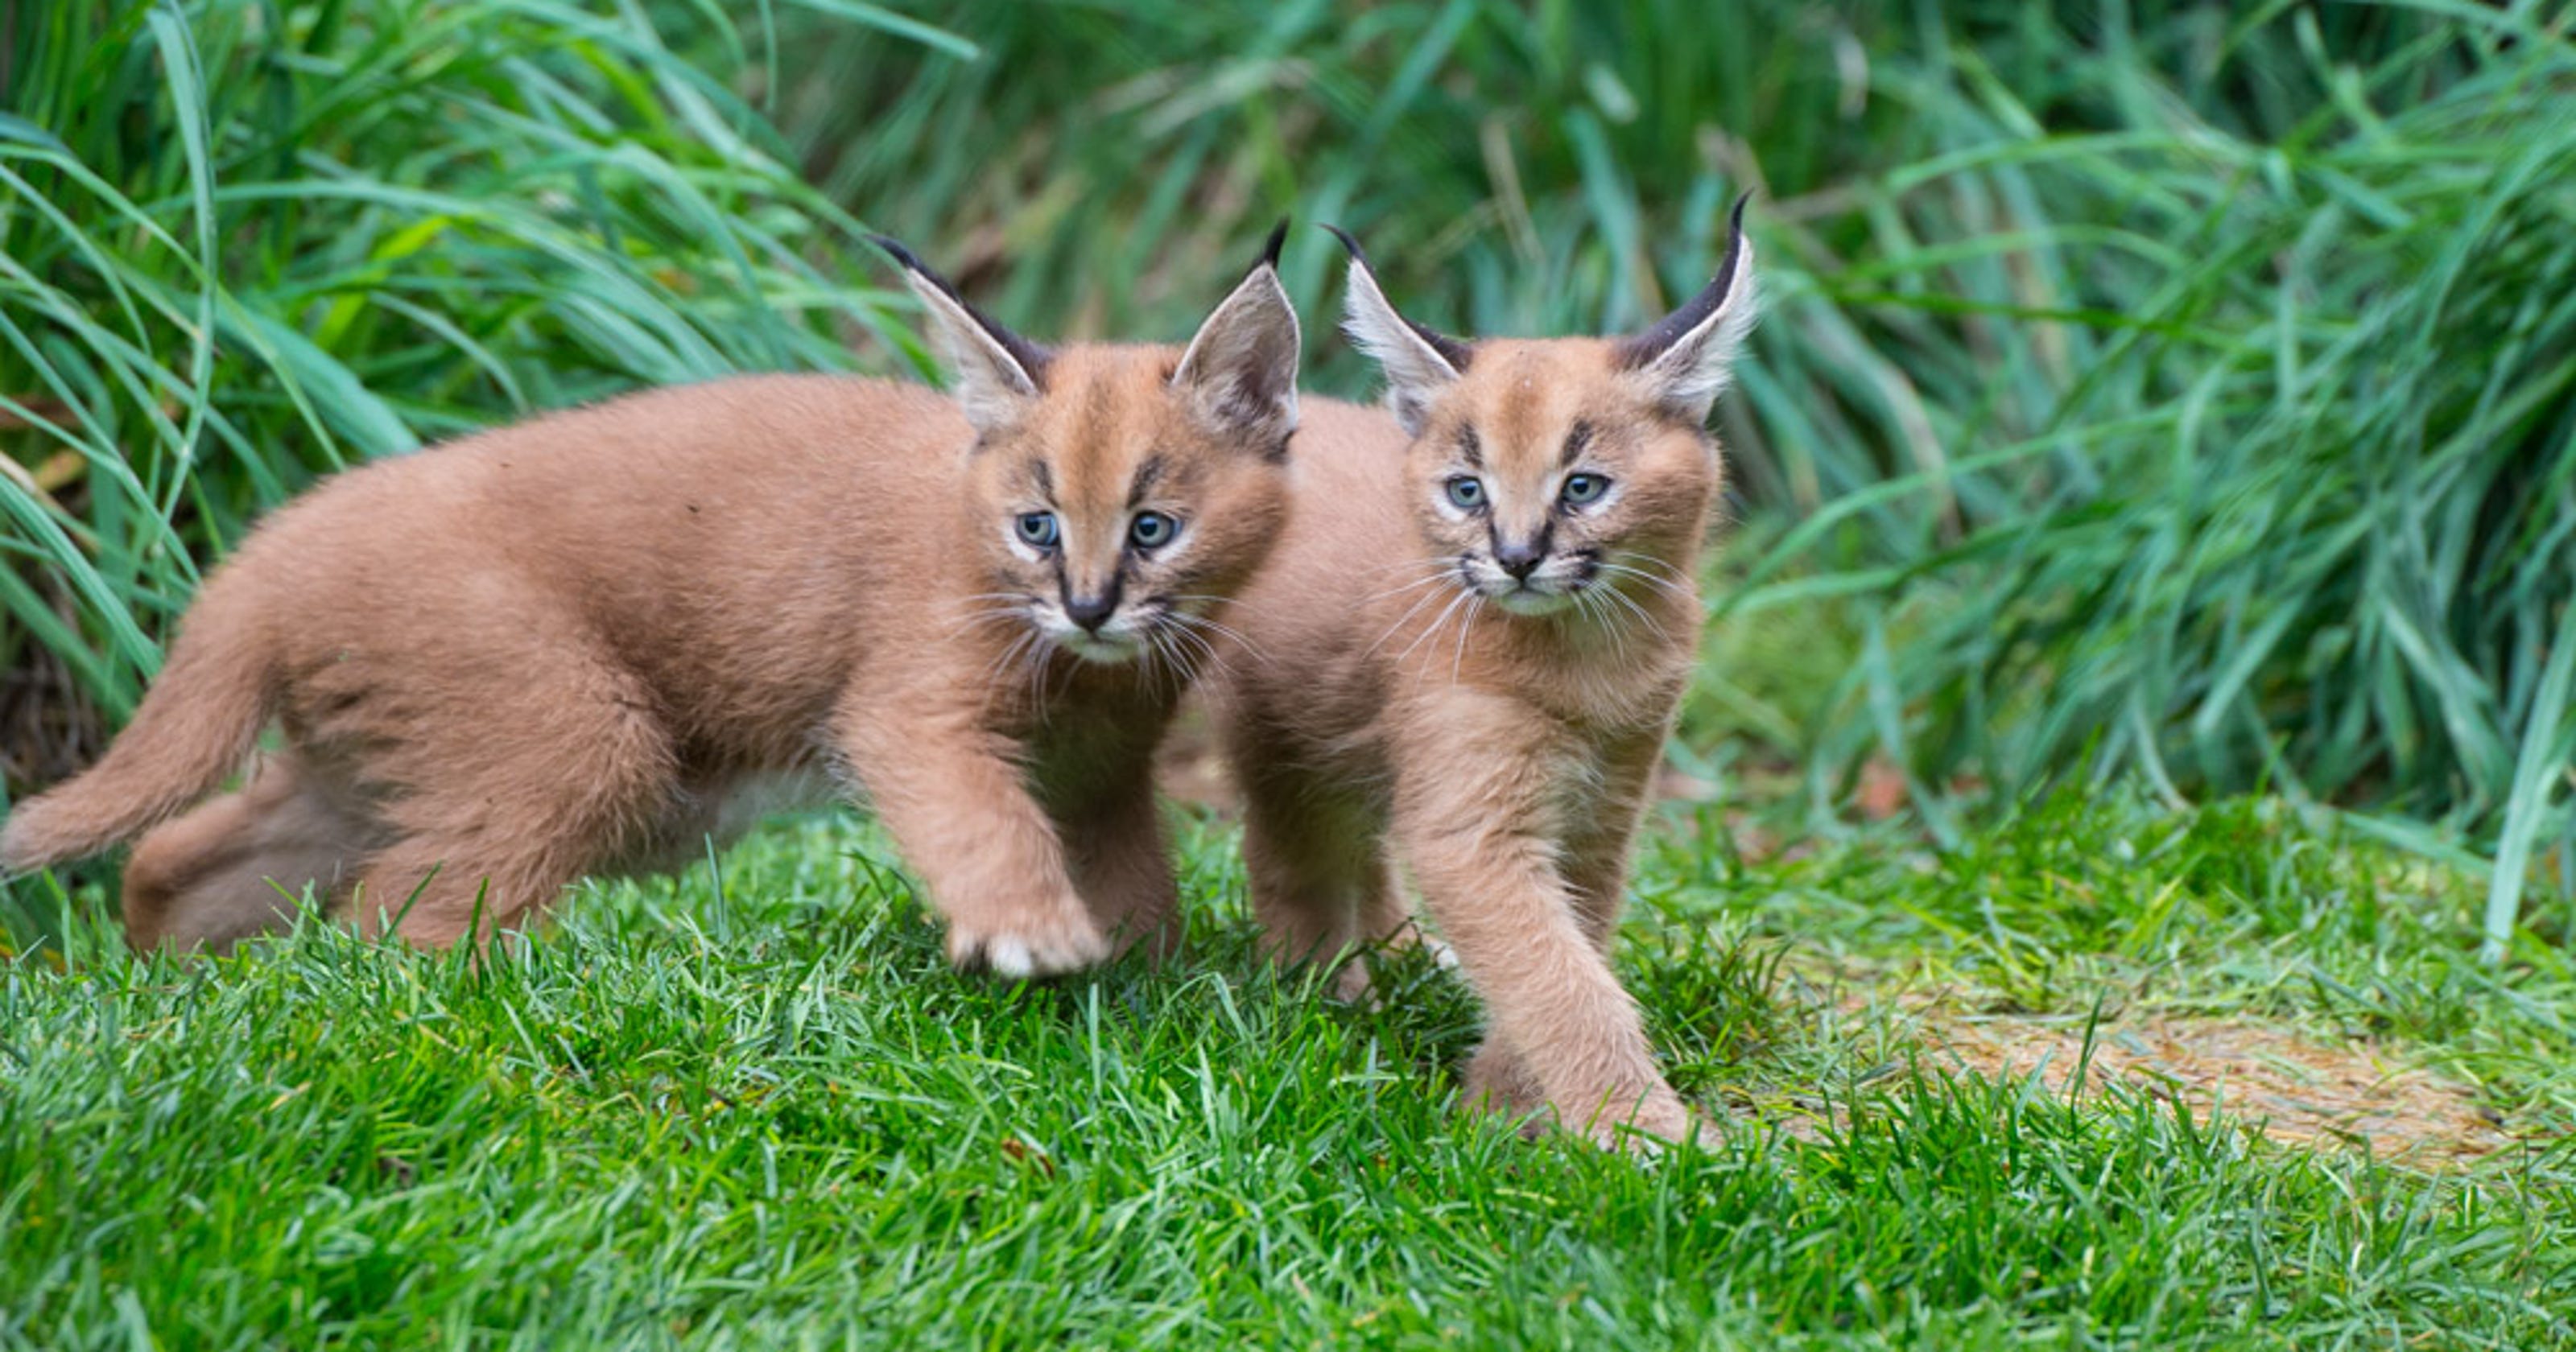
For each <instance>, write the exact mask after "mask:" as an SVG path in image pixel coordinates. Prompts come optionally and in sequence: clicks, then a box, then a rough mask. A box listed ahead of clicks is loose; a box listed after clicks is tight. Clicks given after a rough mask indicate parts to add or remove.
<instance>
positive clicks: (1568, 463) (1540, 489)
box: [1328, 198, 1754, 618]
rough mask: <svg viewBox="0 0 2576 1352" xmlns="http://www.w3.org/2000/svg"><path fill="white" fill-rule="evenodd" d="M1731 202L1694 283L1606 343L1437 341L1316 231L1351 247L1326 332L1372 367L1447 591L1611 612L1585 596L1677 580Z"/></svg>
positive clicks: (1712, 461) (1738, 288)
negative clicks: (1664, 308)
mask: <svg viewBox="0 0 2576 1352" xmlns="http://www.w3.org/2000/svg"><path fill="white" fill-rule="evenodd" d="M1746 200H1748V199H1742V198H1739V199H1738V200H1737V201H1736V204H1735V212H1734V216H1733V219H1732V220H1731V222H1730V224H1729V228H1728V232H1727V247H1726V259H1725V261H1724V262H1722V263H1721V264H1719V265H1718V270H1717V275H1716V276H1715V277H1713V278H1711V279H1710V280H1709V284H1708V285H1707V286H1706V287H1705V288H1703V289H1702V290H1701V291H1700V292H1699V294H1697V295H1695V296H1693V297H1692V298H1691V299H1690V300H1688V301H1686V302H1684V303H1683V305H1682V306H1681V308H1679V309H1677V310H1675V311H1673V312H1672V313H1671V314H1669V315H1666V316H1665V317H1664V318H1662V319H1661V320H1658V321H1657V322H1656V323H1655V324H1654V325H1653V327H1651V328H1649V329H1647V330H1646V331H1645V332H1643V333H1640V334H1638V335H1636V336H1634V337H1631V338H1621V339H1597V338H1557V339H1542V340H1525V341H1514V340H1509V339H1500V340H1494V341H1489V342H1481V343H1468V342H1463V341H1461V340H1459V339H1456V338H1450V337H1446V336H1444V335H1442V334H1440V333H1438V332H1436V331H1434V330H1432V329H1429V328H1426V327H1424V326H1423V325H1421V324H1418V323H1415V322H1414V321H1412V320H1410V319H1407V318H1405V317H1404V316H1403V315H1402V314H1400V313H1398V312H1397V310H1396V308H1395V307H1394V306H1393V305H1391V304H1389V303H1388V301H1387V299H1386V293H1385V292H1384V291H1382V290H1380V289H1379V287H1378V284H1377V274H1375V273H1374V272H1372V271H1370V270H1369V265H1368V257H1367V255H1366V254H1364V253H1363V252H1361V250H1360V246H1359V241H1357V240H1355V239H1353V238H1351V237H1350V235H1349V234H1347V233H1344V232H1342V231H1339V230H1336V231H1334V233H1335V234H1337V235H1340V236H1341V240H1342V244H1343V246H1344V247H1346V248H1347V249H1349V250H1350V254H1351V269H1350V274H1349V276H1350V298H1349V309H1348V318H1347V321H1346V323H1345V326H1344V331H1345V332H1347V333H1349V334H1350V336H1351V339H1352V341H1354V342H1356V343H1358V344H1359V346H1360V348H1361V350H1362V351H1365V352H1367V353H1368V354H1369V355H1370V356H1371V357H1374V358H1376V360H1377V363H1378V365H1379V367H1380V368H1381V369H1383V370H1384V371H1385V372H1386V377H1387V403H1388V405H1389V407H1390V408H1392V409H1393V410H1394V413H1395V419H1396V422H1397V423H1398V424H1399V425H1401V426H1402V427H1403V428H1404V430H1405V431H1406V432H1408V433H1410V434H1411V435H1412V437H1413V441H1412V444H1411V446H1410V448H1409V449H1408V450H1407V452H1406V467H1405V468H1406V482H1407V485H1408V487H1409V488H1410V490H1411V492H1412V497H1413V507H1414V519H1415V521H1416V522H1417V523H1418V525H1419V527H1420V529H1421V533H1422V539H1423V542H1424V544H1425V545H1426V546H1428V548H1429V549H1430V551H1431V555H1432V557H1433V558H1434V559H1435V560H1436V561H1438V562H1439V563H1440V564H1441V565H1442V567H1443V569H1444V571H1446V572H1447V574H1448V575H1449V576H1450V577H1451V578H1453V579H1454V580H1455V581H1456V583H1457V584H1458V585H1459V586H1460V587H1462V588H1464V589H1465V590H1466V591H1468V592H1469V593H1470V594H1472V595H1474V596H1476V597H1478V598H1480V599H1481V600H1485V601H1491V602H1493V603H1494V604H1495V606H1496V607H1498V608H1500V609H1502V610H1504V611H1507V612H1511V613H1514V614H1521V615H1546V614H1553V613H1555V612H1558V611H1563V610H1569V609H1578V608H1579V609H1584V610H1587V611H1589V612H1590V613H1592V614H1593V615H1594V616H1595V617H1596V618H1612V617H1611V616H1610V613H1609V609H1608V604H1609V603H1604V604H1601V605H1597V606H1596V605H1593V604H1591V603H1590V602H1588V601H1587V598H1588V597H1589V596H1591V595H1592V594H1593V593H1595V592H1603V591H1608V592H1612V593H1613V596H1612V602H1615V601H1617V600H1620V599H1624V598H1623V597H1622V596H1620V595H1618V593H1621V592H1624V591H1626V590H1628V588H1629V584H1631V583H1634V584H1635V585H1636V586H1637V587H1657V586H1665V587H1669V586H1672V585H1674V584H1677V583H1679V582H1681V581H1682V579H1681V578H1680V577H1678V576H1676V574H1677V573H1678V572H1679V570H1680V568H1681V567H1682V566H1683V565H1685V564H1686V563H1687V561H1688V560H1689V559H1690V557H1691V556H1692V553H1693V551H1694V548H1695V546H1696V545H1697V544H1698V542H1699V533H1700V529H1701V525H1702V523H1703V521H1704V520H1705V519H1706V517H1707V513H1708V505H1709V502H1710V500H1711V499H1712V498H1713V497H1714V496H1715V495H1716V492H1717V486H1718V474H1719V470H1718V456H1717V446H1716V443H1715V442H1713V441H1711V440H1709V439H1708V437H1707V436H1706V435H1705V434H1704V433H1703V432H1702V431H1701V428H1702V427H1703V426H1704V425H1705V423H1706V421H1707V419H1708V411H1709V407H1710V405H1711V404H1712V403H1713V402H1714V401H1715V400H1716V398H1717V396H1718V393H1719V392H1720V391H1721V390H1723V389H1725V388H1726V382H1727V373H1728V368H1729V367H1730V365H1731V364H1732V363H1733V361H1734V359H1735V353H1736V351H1737V349H1739V348H1740V347H1742V346H1743V343H1744V337H1745V334H1746V333H1747V332H1748V331H1749V330H1750V329H1751V328H1752V326H1753V316H1754V301H1753V248H1752V245H1751V244H1750V243H1749V242H1748V241H1747V240H1746V239H1745V238H1744V206H1745V201H1746ZM1328 228H1329V227H1328ZM1630 609H1631V610H1633V609H1634V606H1633V604H1632V605H1631V606H1630ZM1640 613H1641V614H1642V612H1640Z"/></svg>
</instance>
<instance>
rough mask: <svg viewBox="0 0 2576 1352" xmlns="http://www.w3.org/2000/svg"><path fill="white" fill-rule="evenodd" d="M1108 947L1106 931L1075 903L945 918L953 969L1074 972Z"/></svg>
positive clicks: (1020, 975)
mask: <svg viewBox="0 0 2576 1352" xmlns="http://www.w3.org/2000/svg"><path fill="white" fill-rule="evenodd" d="M1109 950H1110V944H1109V938H1108V936H1106V935H1104V934H1102V933H1101V932H1100V927H1099V926H1098V925H1095V924H1093V923H1092V921H1091V916H1090V915H1089V914H1088V913H1087V912H1085V911H1083V910H1082V908H1080V907H1078V906H1077V907H1071V908H1058V909H1055V910H1052V911H1046V912H1039V911H1035V910H1034V909H1032V910H1030V911H1027V912H1022V913H1019V914H1013V915H1005V916H996V917H993V918H991V919H989V920H987V919H985V918H983V917H974V918H966V919H957V920H952V921H950V922H949V924H948V961H949V962H950V963H951V964H952V965H954V966H955V967H956V968H957V970H959V971H961V972H972V971H990V972H992V973H993V974H994V975H996V976H1003V977H1008V978H1010V979H1011V980H1014V981H1025V980H1027V979H1028V978H1030V977H1038V976H1060V975H1062V974H1064V973H1066V972H1078V971H1081V970H1082V969H1083V968H1085V967H1091V966H1095V965H1097V964H1099V963H1101V962H1103V961H1105V960H1106V959H1107V958H1108V957H1109Z"/></svg>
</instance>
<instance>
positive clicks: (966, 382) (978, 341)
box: [903, 269, 1038, 432]
mask: <svg viewBox="0 0 2576 1352" xmlns="http://www.w3.org/2000/svg"><path fill="white" fill-rule="evenodd" d="M903 279H904V282H905V283H906V284H907V285H909V286H911V287H912V293H913V294H914V295H916V296H919V297H921V306H922V311H923V313H925V314H926V315H928V316H929V319H930V341H931V345H932V346H933V347H935V348H937V349H938V351H939V361H940V365H942V366H943V367H945V368H946V369H947V372H948V392H949V394H950V395H951V396H953V397H955V399H956V400H957V406H958V407H959V408H960V409H963V410H964V411H965V414H966V421H968V422H970V423H973V424H974V425H975V430H976V431H978V432H990V431H993V430H994V429H996V428H1000V427H1007V426H1009V425H1010V424H1011V423H1013V422H1015V421H1017V420H1018V419H1019V418H1020V416H1021V415H1022V414H1023V413H1025V412H1027V410H1028V406H1029V405H1030V404H1031V403H1033V402H1035V401H1036V399H1037V397H1038V382H1037V376H1036V374H1035V373H1033V372H1031V371H1030V370H1029V369H1028V368H1027V367H1025V366H1023V365H1021V364H1020V360H1019V358H1017V357H1014V356H1012V355H1011V351H1010V349H1009V348H1006V347H1004V346H1002V344H1001V342H1000V340H998V339H996V338H994V337H993V335H992V334H991V333H989V332H987V331H986V330H985V328H984V325H983V324H982V322H980V321H978V320H977V319H976V318H975V316H974V315H973V314H972V313H969V312H968V310H967V309H966V307H965V306H964V305H961V304H959V303H958V301H957V298H956V297H954V296H951V295H949V294H948V293H947V292H946V291H944V290H941V289H940V287H939V286H938V285H937V284H936V283H934V282H932V281H930V280H929V279H928V278H925V277H923V276H921V275H920V274H919V273H916V272H913V271H911V270H909V269H907V270H906V271H905V272H904V275H903Z"/></svg>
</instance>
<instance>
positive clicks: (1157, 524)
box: [1127, 512, 1181, 549]
mask: <svg viewBox="0 0 2576 1352" xmlns="http://www.w3.org/2000/svg"><path fill="white" fill-rule="evenodd" d="M1180 532H1181V523H1180V522H1178V521H1174V520H1173V519H1171V518H1170V517H1168V516H1165V515H1163V514H1162V513H1161V512H1138V513H1137V514H1136V519H1135V520H1133V521H1130V522H1128V523H1127V540H1128V543H1130V544H1133V545H1134V546H1136V547H1137V548H1138V549H1160V548H1162V547H1163V546H1165V545H1167V544H1170V543H1171V542H1172V537H1173V536H1175V535H1178V534H1180Z"/></svg>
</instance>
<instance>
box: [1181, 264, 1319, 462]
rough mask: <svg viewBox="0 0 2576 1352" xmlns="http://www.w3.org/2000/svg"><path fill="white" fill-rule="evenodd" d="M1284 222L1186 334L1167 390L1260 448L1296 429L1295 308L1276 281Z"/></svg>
mask: <svg viewBox="0 0 2576 1352" xmlns="http://www.w3.org/2000/svg"><path fill="white" fill-rule="evenodd" d="M1287 237H1288V222H1286V221H1284V220H1283V221H1281V222H1280V223H1279V225H1278V228H1277V229H1274V230H1272V231H1271V232H1270V243H1269V245H1268V246H1267V247H1266V248H1264V249H1263V251H1262V255H1261V261H1260V262H1258V263H1255V264H1254V265H1253V267H1252V271H1251V272H1249V273H1247V274H1245V275H1244V278H1243V282H1242V284H1241V285H1238V286H1237V287H1235V288H1234V293H1233V294H1232V295H1229V296H1227V297H1226V298H1225V302H1224V303H1223V304H1221V305H1219V306H1217V307H1216V312H1215V313H1213V314H1211V315H1209V316H1208V317H1207V322H1206V323H1204V324H1201V325H1199V331H1198V333H1197V335H1196V336H1194V337H1192V338H1191V339H1190V346H1189V350H1188V351H1186V352H1183V353H1182V354H1181V364H1180V365H1179V366H1177V367H1174V368H1173V370H1172V388H1173V389H1175V390H1178V391H1181V392H1182V393H1184V394H1185V395H1187V396H1189V397H1190V400H1191V402H1192V403H1193V404H1194V405H1195V406H1196V407H1197V408H1198V410H1199V412H1200V413H1201V414H1202V415H1203V416H1205V417H1206V418H1207V419H1208V421H1210V422H1211V423H1214V424H1215V425H1217V426H1219V427H1222V428H1224V429H1226V430H1227V431H1228V432H1232V433H1237V434H1240V435H1241V436H1243V437H1244V438H1246V439H1247V440H1249V441H1252V442H1254V443H1257V444H1258V445H1259V446H1260V447H1261V449H1262V450H1264V451H1265V452H1267V451H1269V450H1271V449H1272V448H1273V447H1278V446H1284V445H1286V444H1287V440H1288V434H1289V433H1291V432H1293V431H1296V430H1297V350H1298V347H1299V345H1300V343H1301V341H1302V338H1301V335H1300V334H1299V333H1298V329H1297V308H1296V307H1295V306H1294V305H1291V304H1290V303H1289V301H1288V288H1286V287H1284V286H1281V285H1280V284H1279V245H1280V243H1281V242H1282V241H1283V240H1285V239H1286V238H1287Z"/></svg>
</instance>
